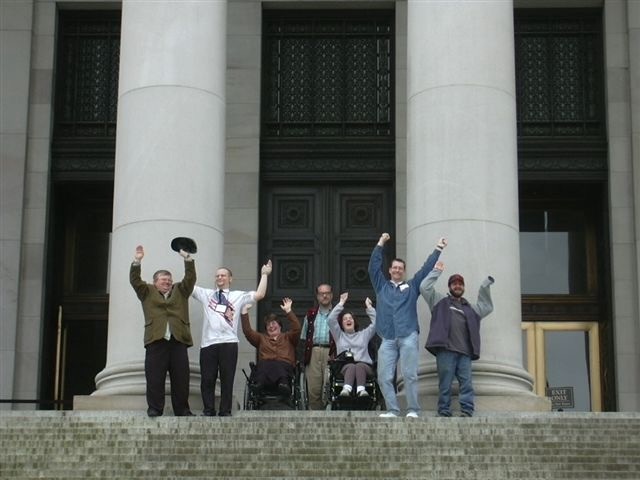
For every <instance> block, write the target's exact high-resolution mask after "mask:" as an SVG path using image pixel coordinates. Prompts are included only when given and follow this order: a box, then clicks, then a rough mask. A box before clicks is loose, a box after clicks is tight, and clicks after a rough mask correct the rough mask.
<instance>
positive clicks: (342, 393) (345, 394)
mask: <svg viewBox="0 0 640 480" xmlns="http://www.w3.org/2000/svg"><path fill="white" fill-rule="evenodd" d="M349 395H351V390H349V389H348V388H347V387H342V390H341V391H340V396H341V397H348V396H349Z"/></svg>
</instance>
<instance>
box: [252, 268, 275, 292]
mask: <svg viewBox="0 0 640 480" xmlns="http://www.w3.org/2000/svg"><path fill="white" fill-rule="evenodd" d="M272 270H273V267H272V265H271V260H269V261H268V262H267V263H265V264H264V265H263V266H262V268H261V269H260V283H258V288H256V293H255V296H254V300H255V301H256V302H259V301H260V300H262V299H263V298H264V296H265V295H266V294H267V279H268V278H269V275H271V271H272Z"/></svg>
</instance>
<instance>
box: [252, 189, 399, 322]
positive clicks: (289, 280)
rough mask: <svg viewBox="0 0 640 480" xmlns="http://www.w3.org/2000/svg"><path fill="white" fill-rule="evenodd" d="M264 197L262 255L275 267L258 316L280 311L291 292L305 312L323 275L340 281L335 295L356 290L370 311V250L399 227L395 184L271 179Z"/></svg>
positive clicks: (352, 301) (354, 297) (355, 302)
mask: <svg viewBox="0 0 640 480" xmlns="http://www.w3.org/2000/svg"><path fill="white" fill-rule="evenodd" d="M260 205H261V212H260V219H261V220H260V222H261V223H260V235H261V238H260V258H259V261H260V263H263V262H265V261H266V260H267V259H271V260H272V261H273V267H274V268H273V274H272V278H271V279H270V284H269V290H268V297H267V299H266V301H265V302H261V303H260V310H259V317H260V318H262V317H263V316H264V314H265V313H267V311H273V312H276V313H278V312H279V310H280V309H279V304H280V302H281V299H282V298H283V297H290V298H292V299H293V301H294V310H295V311H296V313H298V314H300V315H302V314H304V312H305V311H306V310H307V309H308V308H309V307H311V306H312V305H313V304H314V302H315V289H316V286H317V285H318V284H320V283H329V284H331V285H332V286H333V291H334V302H335V301H337V299H338V297H339V294H340V292H345V291H347V292H349V306H350V309H351V310H354V311H357V312H362V313H364V308H363V302H364V299H365V298H366V297H367V296H371V297H372V298H373V290H372V288H371V282H370V281H369V275H368V268H367V267H368V263H369V257H370V255H371V250H372V249H373V247H374V245H375V244H376V242H377V241H378V238H379V237H380V234H381V233H382V232H390V233H391V234H392V236H393V235H394V223H395V219H394V215H393V214H394V208H393V189H392V187H391V186H390V185H389V184H384V183H381V184H366V185H352V184H349V185H347V184H344V185H342V184H331V185H327V184H314V183H307V184H304V183H301V184H296V185H272V184H267V185H263V188H262V192H261V202H260ZM393 246H394V244H393V243H392V244H391V249H392V250H393ZM391 253H393V251H392V252H391ZM365 318H366V317H365Z"/></svg>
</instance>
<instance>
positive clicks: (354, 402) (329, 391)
mask: <svg viewBox="0 0 640 480" xmlns="http://www.w3.org/2000/svg"><path fill="white" fill-rule="evenodd" d="M344 364H345V362H344V360H340V359H332V360H329V364H328V366H327V370H328V377H329V380H328V381H327V382H326V398H327V403H328V404H329V406H330V408H331V410H385V405H384V398H383V397H382V392H381V391H380V386H379V385H378V380H377V376H376V369H375V364H374V365H373V372H374V373H373V375H368V376H367V380H366V382H365V384H364V388H365V390H366V391H367V393H368V395H367V396H363V397H359V396H357V395H356V393H355V392H356V388H355V385H354V386H353V392H352V393H351V395H349V396H348V397H342V396H340V392H341V391H342V387H343V386H344V378H343V376H342V373H340V371H341V370H342V367H343V366H344Z"/></svg>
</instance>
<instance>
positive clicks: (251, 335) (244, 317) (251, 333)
mask: <svg viewBox="0 0 640 480" xmlns="http://www.w3.org/2000/svg"><path fill="white" fill-rule="evenodd" d="M250 308H251V304H250V303H248V304H245V305H244V306H243V307H242V310H241V311H240V320H241V322H242V333H244V336H245V338H246V339H247V341H248V342H249V343H250V344H251V345H253V346H254V347H256V348H259V347H260V334H259V333H258V332H256V331H255V330H254V329H253V328H251V322H250V321H249V309H250Z"/></svg>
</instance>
